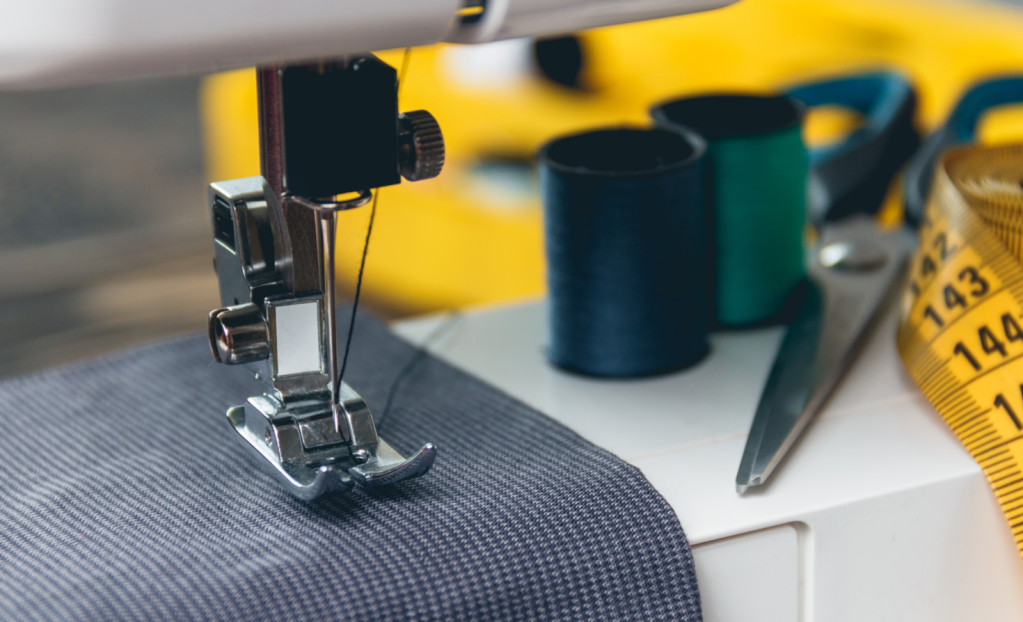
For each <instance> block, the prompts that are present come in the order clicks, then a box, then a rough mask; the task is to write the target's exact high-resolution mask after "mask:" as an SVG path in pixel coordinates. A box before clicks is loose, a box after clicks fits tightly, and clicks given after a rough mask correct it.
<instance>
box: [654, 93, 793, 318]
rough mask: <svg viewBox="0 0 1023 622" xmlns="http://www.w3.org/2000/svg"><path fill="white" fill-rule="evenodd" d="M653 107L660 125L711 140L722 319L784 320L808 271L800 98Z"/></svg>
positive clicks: (703, 100)
mask: <svg viewBox="0 0 1023 622" xmlns="http://www.w3.org/2000/svg"><path fill="white" fill-rule="evenodd" d="M652 114H653V117H654V119H655V120H656V121H657V123H658V124H659V125H662V126H664V127H669V128H670V127H678V126H681V127H685V128H688V129H690V130H693V131H695V132H697V133H699V134H701V135H702V136H703V137H704V138H705V139H706V140H707V143H708V146H709V148H708V151H707V161H708V163H709V168H710V182H711V183H710V192H709V195H710V197H711V199H710V201H711V204H712V210H711V212H712V214H713V235H714V237H713V239H714V246H715V250H714V254H715V263H714V265H715V270H716V274H715V277H714V281H715V292H714V317H715V318H716V320H717V323H718V324H720V325H723V326H745V325H750V324H762V323H770V322H772V321H774V320H778V319H781V316H783V315H784V314H785V312H786V311H787V308H786V306H787V303H788V302H789V300H790V295H791V294H792V292H793V290H794V289H795V287H796V286H797V285H799V284H800V282H802V281H803V279H804V278H805V276H806V270H805V266H804V250H803V236H804V230H805V227H806V180H807V170H808V167H809V155H808V153H807V149H806V146H805V145H804V144H803V139H802V133H801V121H802V117H803V107H802V105H801V104H800V103H799V102H797V101H796V100H794V99H792V98H790V97H785V96H771V97H760V96H754V95H710V96H705V97H694V98H688V99H680V100H676V101H673V102H669V103H666V104H662V105H660V106H658V107H656V108H654V109H653V110H652Z"/></svg>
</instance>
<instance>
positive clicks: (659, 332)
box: [539, 128, 709, 378]
mask: <svg viewBox="0 0 1023 622" xmlns="http://www.w3.org/2000/svg"><path fill="white" fill-rule="evenodd" d="M706 150H707V147H706V144H705V143H704V141H703V139H701V138H700V137H699V136H697V135H695V134H693V133H690V132H685V131H668V130H663V129H652V130H643V129H630V128H619V129H605V130H597V131H592V132H586V133H583V134H577V135H574V136H567V137H563V138H559V139H556V140H554V141H552V142H550V143H548V144H547V145H545V146H544V147H543V149H542V150H541V151H540V154H539V160H540V188H541V195H542V198H543V204H544V223H545V237H546V248H547V283H548V288H549V294H548V299H549V325H550V343H549V345H548V351H547V356H548V357H549V359H550V360H551V362H552V363H554V364H555V365H557V366H559V367H562V368H565V369H567V370H570V371H574V372H578V373H582V374H586V375H591V376H602V377H615V378H628V377H638V376H650V375H655V374H661V373H666V372H670V371H674V370H678V369H682V368H684V367H688V366H690V365H693V364H694V363H696V362H698V361H699V360H700V359H701V358H703V356H704V355H705V354H706V353H707V351H708V345H707V325H708V322H709V296H708V292H709V289H708V284H707V281H708V265H709V262H708V257H707V251H706V246H705V245H706V235H705V231H706V220H705V215H706V207H705V200H704V178H703V175H704V174H703V158H704V154H705V152H706Z"/></svg>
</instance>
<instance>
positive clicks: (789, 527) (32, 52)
mask: <svg viewBox="0 0 1023 622" xmlns="http://www.w3.org/2000/svg"><path fill="white" fill-rule="evenodd" d="M733 1H734V0H601V1H596V2H593V1H585V0H488V1H487V2H485V3H484V2H482V1H480V0H470V1H460V0H428V1H418V0H417V1H416V2H403V1H402V0H374V2H357V1H355V0H336V1H328V0H296V1H292V2H279V1H278V2H271V1H268V0H181V1H177V2H157V3H153V2H142V3H140V2H136V1H133V0H86V1H78V0H44V1H36V2H17V3H16V2H5V3H3V4H2V5H0V24H2V25H3V33H4V34H3V36H0V87H4V86H6V87H15V88H17V87H35V86H59V85H69V84H83V83H92V82H98V81H105V80H113V79H125V78H132V77H141V76H156V75H167V74H173V73H200V72H211V71H215V70H222V69H230V68H234V67H242V66H247V65H253V64H261V63H284V62H289V61H295V60H302V59H311V58H325V57H330V56H339V55H345V54H353V53H360V52H365V51H367V50H374V49H384V48H390V47H403V46H409V45H420V44H426V43H432V42H435V41H439V40H447V41H456V42H464V43H476V42H483V41H490V40H496V39H505V38H510V37H515V36H526V35H543V34H553V33H559V32H569V31H573V30H578V29H582V28H588V27H594V26H601V25H610V24H616V23H624V22H629V21H637V20H642V19H653V18H656V17H663V16H669V15H678V14H683V13H690V12H695V11H701V10H708V9H711V8H716V7H720V6H725V5H727V4H730V3H731V2H733ZM470 9H474V10H477V11H476V12H475V13H474V12H472V11H470ZM892 319H893V318H892V317H889V320H888V321H887V322H886V323H884V324H883V325H882V326H880V327H879V329H878V330H877V331H876V332H875V334H874V335H873V337H872V338H871V340H870V342H869V344H868V347H867V348H866V350H865V351H864V352H863V354H862V355H861V356H860V358H859V359H858V361H857V363H856V364H855V366H854V367H853V369H852V370H851V372H850V373H849V374H848V376H847V377H846V378H845V379H844V381H843V382H842V384H841V386H840V387H839V389H838V392H837V394H836V395H835V396H834V397H833V398H832V399H831V400H830V403H829V404H828V406H827V407H826V409H825V410H824V412H823V413H821V415H820V416H818V417H817V420H816V421H815V422H814V423H813V424H812V425H811V427H810V428H809V429H808V430H807V432H806V433H805V434H804V436H803V438H802V440H801V441H800V442H799V443H798V444H797V446H796V447H795V448H794V449H793V451H792V453H791V455H790V456H789V457H788V459H787V460H786V461H785V463H784V464H783V466H782V468H781V469H780V470H779V471H778V473H777V474H776V475H775V476H774V477H773V479H772V481H771V482H770V483H769V484H768V485H767V486H765V487H764V490H758V491H755V492H750V493H747V495H745V496H742V497H740V496H739V495H737V494H736V492H735V474H736V469H737V468H738V465H739V459H740V456H741V454H742V450H743V445H744V442H745V438H746V435H747V432H748V430H749V426H750V422H751V420H752V417H753V414H754V411H755V408H756V403H757V399H758V396H759V394H760V391H761V388H762V386H763V383H764V380H765V379H766V377H767V373H768V370H769V368H770V365H771V361H772V358H773V355H774V351H775V348H776V347H777V344H778V342H779V340H780V337H781V335H782V329H781V328H772V329H764V330H758V331H748V332H737V333H729V334H717V335H715V336H714V337H713V339H712V348H713V350H712V353H711V355H710V356H709V357H708V358H707V359H706V360H705V361H704V362H703V363H701V364H700V365H699V366H697V367H695V368H693V369H691V370H688V371H686V372H682V373H677V374H672V375H669V376H664V377H661V378H655V379H648V380H635V381H608V380H600V381H598V380H592V379H587V378H583V377H579V376H574V375H571V374H568V373H565V372H562V371H560V370H558V369H555V368H553V367H552V366H551V365H549V364H548V363H547V361H546V359H545V356H544V351H543V350H544V341H545V336H544V331H545V325H546V321H545V317H544V310H543V307H542V305H541V304H535V303H533V304H525V305H519V306H508V307H500V308H494V309H487V310H480V311H475V312H471V313H468V314H467V315H466V316H465V317H464V318H463V319H462V321H461V324H460V326H459V327H458V328H457V329H456V330H455V331H453V332H452V333H451V334H450V335H448V336H447V337H446V338H445V339H444V340H442V341H440V342H439V343H437V344H436V345H435V346H434V347H433V348H432V350H433V352H434V353H435V354H436V355H438V356H439V357H441V358H442V359H445V360H447V361H449V362H450V363H452V364H454V365H455V366H457V367H460V368H462V369H464V370H465V371H467V372H469V373H471V374H473V375H475V376H478V377H480V378H482V379H483V380H485V381H488V382H490V383H492V384H494V385H496V386H497V387H499V388H501V389H503V390H505V391H507V392H508V393H510V394H511V395H513V396H515V397H517V398H519V399H520V400H522V401H524V402H526V403H528V404H530V405H532V406H534V407H535V408H537V409H538V410H540V411H542V412H544V413H546V414H547V415H549V416H551V417H553V418H554V419H556V420H558V421H560V422H562V423H563V424H565V425H566V426H568V427H569V428H571V429H573V430H575V431H576V432H578V433H579V434H580V435H582V436H583V437H585V438H587V439H588V440H590V441H592V442H594V443H595V444H597V445H598V446H601V447H603V448H605V449H607V450H609V451H611V452H613V453H615V454H617V455H618V456H620V457H621V458H623V459H625V460H626V461H628V462H630V463H631V464H634V465H635V466H637V467H639V468H640V469H641V470H642V471H643V473H644V474H645V475H646V477H647V478H648V479H649V480H650V481H651V483H652V484H653V485H654V487H655V488H657V490H659V491H660V492H661V494H662V495H664V497H665V499H667V501H668V503H670V504H671V506H672V507H673V508H674V509H675V511H676V512H677V513H678V516H679V518H680V520H681V523H682V525H683V527H684V528H685V530H686V533H687V535H688V537H689V540H690V542H691V543H692V544H693V545H694V548H693V550H694V555H695V557H696V564H697V571H698V574H699V578H700V588H701V592H702V594H703V602H704V608H705V617H706V619H707V620H708V621H709V622H724V621H739V620H754V619H755V620H771V621H774V620H777V621H789V620H802V621H804V622H808V621H810V620H816V621H828V622H842V621H850V622H851V621H856V622H860V621H864V620H871V621H883V620H901V621H905V620H928V621H939V620H949V621H951V620H985V621H991V622H994V621H999V620H1020V619H1023V592H1021V591H1020V590H1019V586H1020V585H1023V565H1021V564H1020V561H1019V557H1018V554H1017V552H1016V547H1015V546H1014V545H1013V544H1014V543H1013V541H1012V538H1011V535H1010V533H1009V528H1008V527H1007V525H1006V524H1005V521H1004V518H1003V517H1002V515H1001V514H1000V512H999V509H998V507H997V505H996V503H995V500H994V498H993V496H992V495H991V493H990V491H989V489H988V486H987V483H986V481H985V479H984V476H983V474H982V473H981V471H980V469H979V467H978V466H977V465H976V464H975V463H974V462H973V460H972V459H971V458H970V456H969V455H968V454H967V453H966V451H965V450H964V449H963V448H962V447H961V446H960V444H959V442H958V441H957V440H956V438H955V437H954V435H953V434H952V433H951V431H949V430H948V429H947V428H946V426H945V424H944V423H943V422H942V421H941V419H940V418H939V417H938V415H937V414H936V413H935V412H934V411H933V410H932V409H931V407H930V406H929V405H928V403H927V402H926V400H925V399H924V397H923V396H922V395H921V394H920V393H919V392H918V391H917V390H916V388H915V387H914V386H913V385H912V383H911V381H910V380H909V378H908V376H907V375H906V374H905V372H904V371H903V369H902V365H901V363H900V362H899V359H898V356H897V354H896V351H895V346H894V343H893V342H894V339H893V336H892V333H893V321H892ZM438 321H440V319H438V318H424V319H420V320H411V321H407V322H402V323H399V324H397V325H396V326H395V330H396V331H397V332H398V333H399V334H401V335H403V336H405V337H407V338H408V339H409V340H410V341H412V342H418V341H420V340H421V339H422V338H423V337H424V336H425V335H426V334H427V333H428V332H429V331H430V329H431V328H432V327H433V326H434V325H435V324H436V323H437V322H438Z"/></svg>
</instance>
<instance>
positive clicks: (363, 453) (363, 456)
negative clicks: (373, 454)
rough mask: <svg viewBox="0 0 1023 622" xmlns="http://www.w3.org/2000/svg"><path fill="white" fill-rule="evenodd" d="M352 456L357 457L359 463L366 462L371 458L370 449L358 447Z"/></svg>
mask: <svg viewBox="0 0 1023 622" xmlns="http://www.w3.org/2000/svg"><path fill="white" fill-rule="evenodd" d="M352 458H354V459H355V461H356V462H358V463H359V464H365V463H366V461H368V460H369V451H367V450H365V449H356V450H355V451H353V452H352Z"/></svg>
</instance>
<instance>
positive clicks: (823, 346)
mask: <svg viewBox="0 0 1023 622" xmlns="http://www.w3.org/2000/svg"><path fill="white" fill-rule="evenodd" d="M911 248H912V237H911V235H910V234H908V233H907V232H905V231H901V230H900V231H895V232H892V233H887V234H886V233H882V232H881V231H880V230H879V229H878V228H877V226H876V225H875V224H874V223H873V221H872V220H870V219H869V218H866V217H862V218H861V217H854V218H850V219H847V220H844V221H841V222H839V223H835V224H831V225H829V226H828V227H827V228H826V229H825V230H824V234H823V236H822V242H821V244H820V245H819V247H818V249H817V251H816V252H815V253H814V254H813V261H812V262H811V265H810V267H809V270H808V273H809V283H808V285H807V292H806V298H805V300H804V302H803V304H802V306H801V307H800V310H799V313H798V314H797V316H796V319H795V320H794V321H793V322H792V324H791V325H790V326H789V329H788V332H787V333H786V334H785V338H784V339H783V340H782V343H781V346H780V347H779V350H778V354H777V356H776V357H775V360H774V365H773V366H772V368H771V373H770V374H769V375H768V378H767V384H766V385H765V387H764V391H763V393H762V394H761V396H760V403H759V404H758V405H757V411H756V415H755V416H754V418H753V425H752V426H751V428H750V434H749V437H748V438H747V439H746V449H745V451H744V452H743V455H742V461H741V462H740V463H739V472H738V474H737V475H736V478H735V485H736V490H737V491H738V492H739V494H742V493H744V492H746V490H747V489H749V487H750V486H759V485H761V484H763V483H764V482H766V481H767V478H768V477H770V475H771V473H772V472H773V471H774V469H775V468H776V467H777V466H778V464H779V463H780V462H781V460H782V458H784V456H785V454H786V453H787V452H788V450H789V448H791V447H792V444H793V443H794V442H795V441H796V439H797V438H798V437H799V434H800V432H802V431H803V428H805V427H806V425H807V424H808V423H809V422H810V420H811V419H812V418H813V416H814V415H815V414H816V413H817V411H819V410H820V409H821V406H823V405H824V402H825V401H826V400H827V398H828V397H829V396H830V395H831V392H832V391H833V390H834V388H835V386H836V385H837V384H838V381H839V380H840V379H841V377H842V374H843V373H844V372H845V371H846V369H848V368H849V366H850V365H851V364H852V362H853V360H854V359H855V356H856V354H857V353H858V351H859V348H860V346H862V344H863V342H864V341H865V340H866V336H867V335H868V334H869V328H870V327H871V325H872V324H873V323H874V321H875V320H876V318H877V317H878V316H879V311H880V309H881V308H882V307H884V305H883V303H884V302H885V301H886V300H887V299H888V298H889V297H890V296H891V295H892V294H893V293H894V292H895V291H896V290H897V285H899V284H900V282H901V279H900V278H898V277H900V275H901V274H902V272H903V270H904V268H905V265H906V259H907V257H908V255H909V252H910V249H911Z"/></svg>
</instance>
